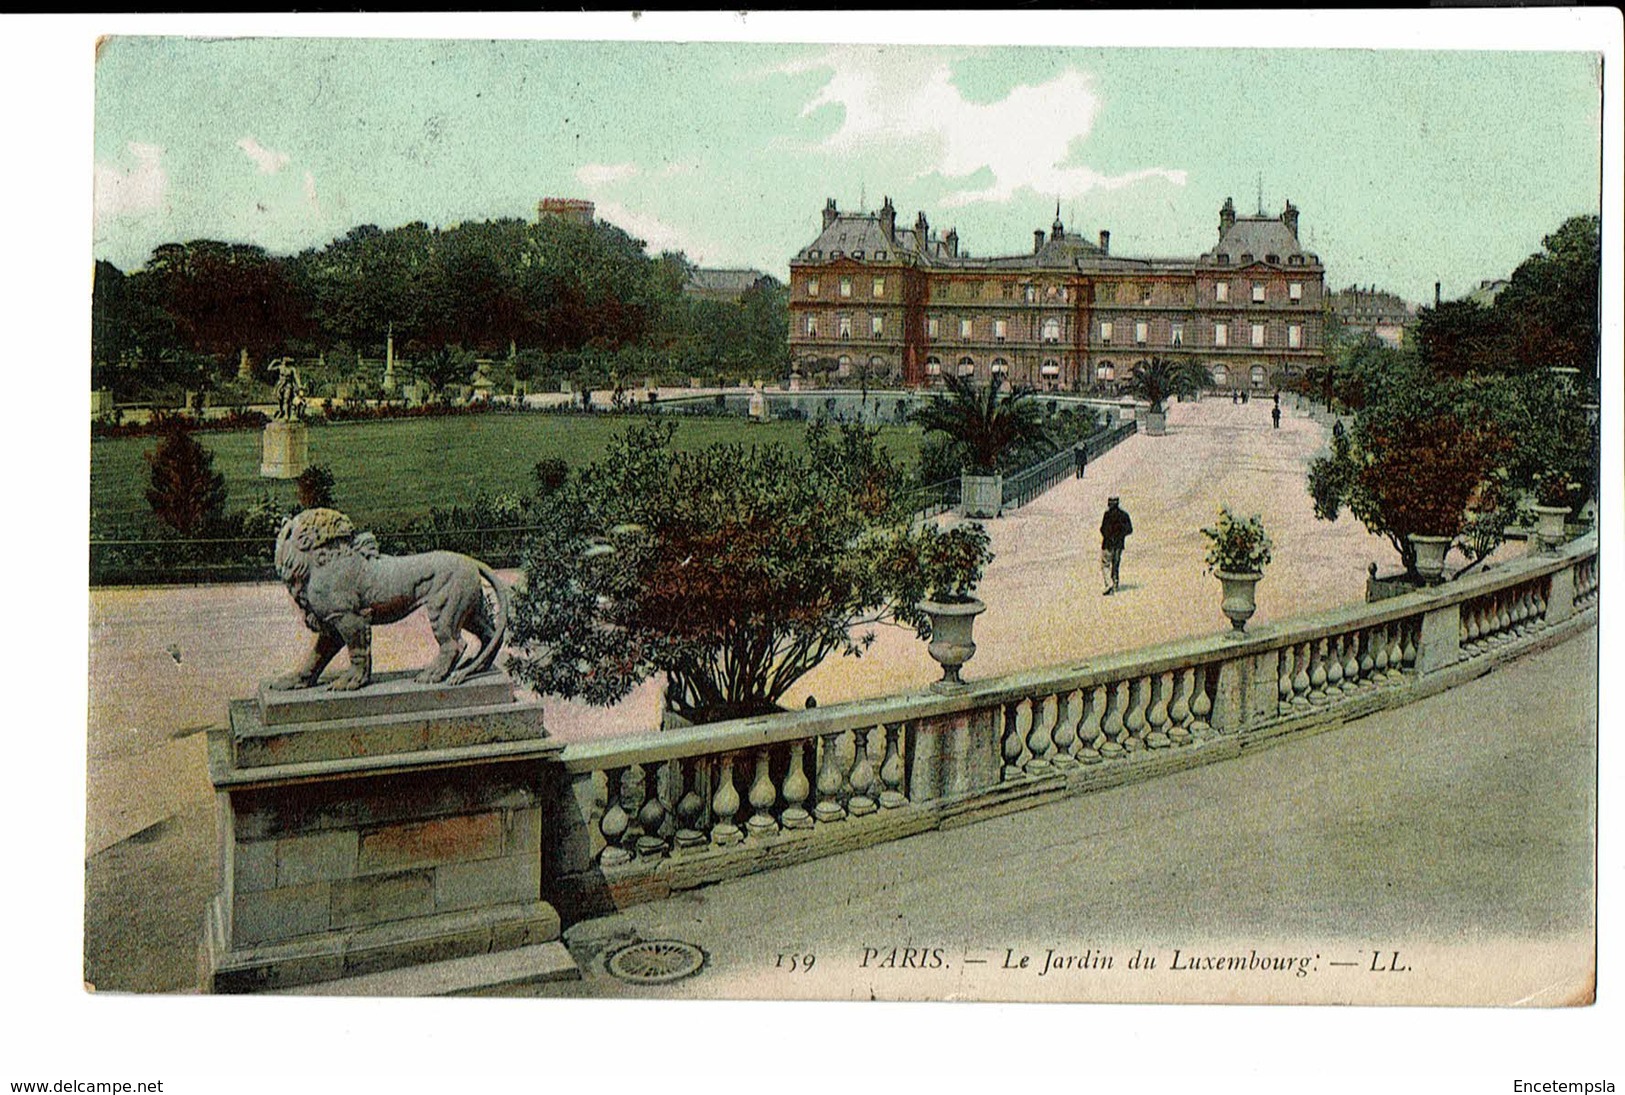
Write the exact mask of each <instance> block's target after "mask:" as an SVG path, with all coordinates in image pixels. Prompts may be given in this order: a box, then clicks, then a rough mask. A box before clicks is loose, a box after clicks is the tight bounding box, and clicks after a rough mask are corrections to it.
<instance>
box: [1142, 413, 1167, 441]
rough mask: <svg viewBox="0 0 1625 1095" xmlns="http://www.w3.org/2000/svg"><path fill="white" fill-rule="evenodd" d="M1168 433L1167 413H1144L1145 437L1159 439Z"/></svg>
mask: <svg viewBox="0 0 1625 1095" xmlns="http://www.w3.org/2000/svg"><path fill="white" fill-rule="evenodd" d="M1167 432H1168V412H1167V411H1146V412H1145V433H1146V436H1147V437H1161V436H1162V435H1163V434H1165V433H1167Z"/></svg>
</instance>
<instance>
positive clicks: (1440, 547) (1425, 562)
mask: <svg viewBox="0 0 1625 1095" xmlns="http://www.w3.org/2000/svg"><path fill="white" fill-rule="evenodd" d="M1410 541H1411V547H1413V548H1415V549H1416V573H1418V574H1420V575H1421V576H1422V581H1424V582H1426V583H1427V584H1428V585H1437V584H1438V583H1439V582H1441V581H1442V580H1443V575H1444V557H1445V556H1446V555H1448V554H1449V553H1450V545H1451V544H1453V543H1455V537H1453V536H1418V535H1416V534H1415V533H1412V534H1411V536H1410Z"/></svg>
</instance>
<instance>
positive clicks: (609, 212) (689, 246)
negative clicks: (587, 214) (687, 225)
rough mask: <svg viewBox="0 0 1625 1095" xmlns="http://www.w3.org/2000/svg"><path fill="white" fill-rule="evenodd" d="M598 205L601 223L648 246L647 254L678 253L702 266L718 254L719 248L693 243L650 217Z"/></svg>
mask: <svg viewBox="0 0 1625 1095" xmlns="http://www.w3.org/2000/svg"><path fill="white" fill-rule="evenodd" d="M597 205H598V210H597V215H598V216H599V217H600V218H601V219H603V220H606V221H608V222H609V223H611V224H613V225H615V227H617V228H621V229H624V230H625V231H626V232H627V233H629V234H630V235H633V236H635V237H637V238H638V239H640V240H643V241H644V243H646V244H648V246H649V253H650V254H659V253H660V252H661V251H681V252H683V253H684V254H685V255H687V256H688V257H689V259H691V260H692V261H694V262H703V261H705V260H706V258H707V257H711V258H712V259H713V261H714V260H715V258H716V256H717V255H718V253H719V250H718V248H716V247H712V246H710V245H708V244H707V243H706V242H705V241H703V240H699V239H696V238H695V237H693V236H691V235H689V234H688V233H687V232H685V231H683V230H682V229H681V228H677V227H675V226H673V225H670V224H667V223H666V222H665V221H663V220H661V219H660V218H659V217H656V216H654V215H653V214H651V213H644V212H642V211H640V210H636V209H631V208H628V207H627V206H625V205H622V204H621V203H620V202H605V201H600V202H598V203H597Z"/></svg>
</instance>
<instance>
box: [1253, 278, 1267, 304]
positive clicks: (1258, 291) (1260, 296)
mask: <svg viewBox="0 0 1625 1095" xmlns="http://www.w3.org/2000/svg"><path fill="white" fill-rule="evenodd" d="M1253 303H1254V304H1263V303H1264V283H1263V282H1261V281H1255V282H1253Z"/></svg>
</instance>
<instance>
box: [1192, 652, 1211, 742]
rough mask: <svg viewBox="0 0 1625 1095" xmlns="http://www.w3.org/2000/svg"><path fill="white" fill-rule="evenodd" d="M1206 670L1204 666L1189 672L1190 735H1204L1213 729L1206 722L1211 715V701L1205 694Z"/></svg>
mask: <svg viewBox="0 0 1625 1095" xmlns="http://www.w3.org/2000/svg"><path fill="white" fill-rule="evenodd" d="M1207 670H1208V667H1207V666H1205V665H1199V666H1196V667H1195V668H1194V669H1192V670H1191V686H1192V692H1191V733H1193V734H1205V733H1207V732H1208V731H1209V730H1211V729H1213V727H1212V725H1211V724H1210V723H1209V722H1208V721H1207V720H1208V716H1209V715H1211V714H1213V701H1212V700H1210V699H1209V698H1208V694H1207Z"/></svg>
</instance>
